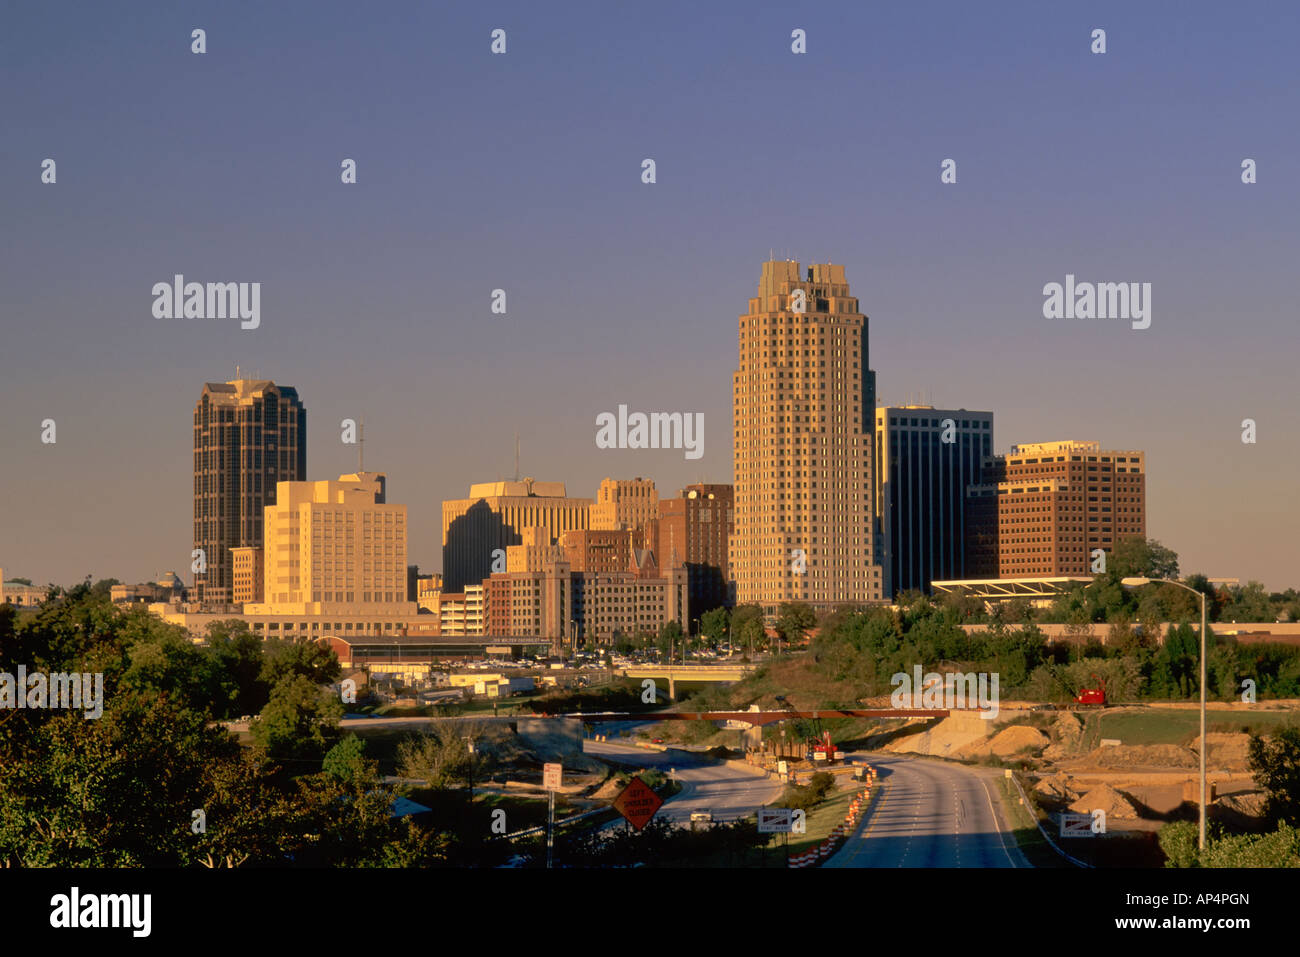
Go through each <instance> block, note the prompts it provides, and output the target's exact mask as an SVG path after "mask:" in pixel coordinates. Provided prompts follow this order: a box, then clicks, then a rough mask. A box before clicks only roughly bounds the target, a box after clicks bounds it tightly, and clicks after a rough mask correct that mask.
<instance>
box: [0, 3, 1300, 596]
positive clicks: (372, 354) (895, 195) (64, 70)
mask: <svg viewBox="0 0 1300 957" xmlns="http://www.w3.org/2000/svg"><path fill="white" fill-rule="evenodd" d="M700 6H701V5H697V4H691V3H656V4H653V5H646V6H633V5H621V4H620V5H614V4H596V3H566V4H535V3H534V4H460V5H444V6H434V5H432V4H403V3H383V4H377V5H373V6H362V5H355V4H347V5H344V4H337V3H310V4H308V3H293V4H286V3H277V4H254V3H221V4H207V3H191V4H185V5H175V4H131V5H102V4H91V3H77V4H36V3H10V4H7V5H6V6H5V7H4V9H3V12H0V91H3V92H0V103H3V106H4V116H5V136H4V137H3V139H0V223H3V226H0V228H2V229H3V231H4V233H3V235H4V239H5V242H4V248H5V254H4V256H3V257H0V336H2V337H3V338H2V339H0V404H2V407H3V415H2V416H0V448H3V449H4V450H5V453H6V456H5V457H6V465H7V468H6V469H5V473H4V479H3V485H2V490H3V493H4V494H3V495H2V496H0V565H3V566H4V568H5V570H6V574H18V575H25V576H27V577H31V578H33V579H36V580H38V581H46V580H58V581H68V580H72V579H77V578H80V577H81V576H82V575H84V574H86V573H88V572H89V573H91V574H92V575H94V576H95V577H102V576H109V575H111V576H114V577H118V578H122V579H124V580H131V581H134V580H139V579H145V578H152V577H154V576H155V575H156V574H157V573H159V572H161V571H164V570H168V569H177V570H180V571H184V570H185V566H186V565H187V564H188V555H189V550H190V548H191V539H192V529H191V504H192V500H191V431H190V430H191V419H190V415H191V411H192V408H193V404H194V402H195V400H196V399H197V397H198V395H199V392H200V389H201V388H202V383H203V382H204V381H207V380H224V379H227V378H230V377H232V376H233V374H234V369H235V366H236V364H238V365H239V366H241V367H242V368H243V369H244V370H245V371H246V372H257V373H260V374H261V375H262V376H264V377H268V378H273V379H275V380H276V381H279V382H283V383H286V384H290V385H294V386H296V387H297V388H298V389H299V391H300V394H301V395H302V397H303V400H304V402H305V403H306V405H307V409H308V422H309V448H308V470H309V473H310V476H311V477H313V478H328V477H333V476H335V475H337V474H338V473H339V472H341V471H344V470H350V469H351V468H353V467H354V464H355V454H354V451H353V450H352V449H351V448H348V447H345V446H343V445H342V444H341V443H340V441H339V435H340V430H339V422H340V420H341V419H343V418H345V417H359V416H361V415H363V414H364V416H365V418H366V439H367V443H366V444H367V456H366V458H367V465H368V466H369V467H371V468H376V469H383V470H385V471H387V472H388V474H389V477H390V479H389V489H390V501H399V502H404V503H406V504H407V505H408V506H409V509H410V515H411V520H412V533H413V534H412V540H411V543H410V554H411V559H412V560H413V561H418V562H419V563H420V564H421V565H422V566H424V567H429V568H437V567H438V566H439V564H440V547H439V539H438V535H439V528H440V526H439V509H440V503H441V501H442V500H443V499H445V498H453V497H460V496H463V495H464V494H465V493H466V492H467V489H468V486H469V484H470V483H472V482H478V481H490V480H493V479H497V478H500V477H508V476H509V474H510V473H511V472H513V468H514V465H513V436H514V433H515V431H516V430H518V432H519V433H520V436H521V438H520V444H521V453H522V459H523V463H522V471H523V472H524V473H525V474H527V475H533V476H536V477H537V478H539V479H546V480H561V481H564V482H566V483H567V484H568V487H569V491H570V493H571V494H581V495H594V492H595V488H596V486H597V484H598V483H599V481H600V480H601V479H602V478H603V477H605V476H607V475H608V476H617V477H631V476H635V475H641V476H650V477H653V478H654V479H655V480H656V481H657V482H658V484H659V487H660V489H661V492H663V493H668V494H671V493H672V492H674V491H675V490H676V489H677V488H679V487H681V485H683V484H685V483H687V482H690V481H696V480H699V479H707V480H712V481H729V480H730V479H731V441H730V428H731V405H730V403H731V373H732V371H733V370H734V369H735V365H736V321H737V316H738V315H739V314H740V313H741V312H743V311H744V310H745V309H746V305H747V300H748V298H749V297H750V296H751V295H753V294H754V289H755V285H756V283H757V280H758V275H759V269H760V263H761V262H762V260H763V259H765V258H766V257H767V256H768V252H769V250H775V252H776V254H777V256H778V257H783V256H790V257H793V258H797V259H799V260H801V261H802V262H805V263H807V262H811V261H814V260H815V261H827V260H830V261H832V262H837V263H843V264H844V265H845V267H846V271H847V275H848V278H849V281H850V284H851V286H852V288H853V291H854V293H855V295H857V296H858V298H859V300H860V303H861V306H862V308H863V310H864V311H865V312H866V313H867V314H868V316H869V317H870V330H871V333H870V335H871V338H870V347H871V365H872V367H873V368H874V369H875V370H876V372H877V375H878V384H879V389H880V394H881V397H882V398H884V399H886V400H888V401H891V402H902V401H905V400H906V399H907V398H909V397H913V398H915V397H916V396H917V395H918V394H919V395H922V396H924V397H926V398H928V399H929V400H930V401H932V402H933V403H934V404H936V405H941V406H957V407H966V408H972V409H991V410H993V411H994V413H995V415H996V419H995V436H996V444H997V447H998V449H999V450H1005V449H1006V448H1007V447H1008V446H1009V445H1010V444H1012V443H1015V442H1037V441H1048V440H1052V439H1058V438H1078V439H1097V440H1099V441H1101V442H1102V443H1103V445H1104V446H1106V447H1115V448H1140V449H1143V450H1145V451H1146V452H1147V456H1148V458H1147V461H1148V470H1149V477H1148V525H1149V533H1150V534H1151V535H1152V536H1153V537H1155V538H1158V539H1160V540H1161V541H1163V542H1164V543H1165V544H1167V545H1169V546H1170V547H1172V548H1174V549H1175V550H1176V551H1178V552H1179V554H1180V555H1181V556H1182V558H1183V560H1184V569H1185V570H1187V571H1203V572H1205V573H1207V574H1211V575H1234V576H1239V577H1241V578H1242V579H1243V580H1245V579H1248V578H1257V579H1260V580H1262V581H1264V582H1265V583H1266V584H1267V585H1269V586H1270V587H1272V588H1282V587H1286V586H1288V585H1296V584H1300V562H1298V561H1297V560H1296V557H1295V554H1296V553H1295V548H1294V545H1293V543H1294V542H1295V541H1296V540H1297V536H1298V533H1300V508H1297V506H1296V504H1295V500H1294V488H1295V479H1294V476H1295V475H1296V474H1298V472H1300V452H1298V451H1297V441H1300V402H1297V394H1298V392H1300V388H1298V387H1297V384H1296V378H1295V356H1296V343H1297V339H1298V338H1300V337H1298V336H1297V334H1296V331H1295V328H1296V315H1295V312H1296V306H1295V295H1294V291H1293V286H1294V282H1293V279H1292V277H1293V275H1294V273H1295V263H1296V258H1297V256H1296V253H1297V241H1296V222H1297V189H1296V184H1297V183H1298V182H1300V143H1297V132H1296V124H1295V122H1294V118H1295V116H1296V115H1297V108H1298V107H1300V91H1298V90H1297V80H1296V76H1295V70H1294V63H1295V57H1294V52H1293V38H1294V36H1295V35H1296V32H1297V27H1298V26H1300V22H1297V21H1300V15H1298V14H1297V8H1295V7H1294V6H1291V5H1284V4H1246V5H1242V6H1233V7H1227V6H1224V5H1217V6H1216V5H1209V4H1197V3H1180V4H1174V3H1144V4H1140V5H1134V4H1087V5H1082V4H1050V5H1049V4H1041V3H1036V4H1030V3H1024V4H1011V3H1007V4H996V5H980V6H977V5H972V4H956V3H952V4H949V3H929V4H926V3H920V4H892V5H885V4H875V3H873V4H865V3H843V4H829V3H808V4H799V3H793V4H780V5H771V6H766V7H765V8H763V9H755V8H754V5H753V4H742V3H718V4H708V5H707V6H706V7H705V8H704V9H700ZM1135 7H1136V8H1137V9H1134V8H1135ZM195 27H202V28H203V29H205V30H206V31H207V46H208V52H207V53H206V54H203V55H201V56H200V55H194V54H192V53H191V52H190V31H191V30H192V29H194V28H195ZM498 27H499V28H502V29H505V30H506V31H507V53H506V54H505V55H500V56H494V55H492V54H491V53H490V52H489V44H490V33H491V31H492V30H493V29H494V28H498ZM1097 27H1101V28H1104V29H1105V30H1106V31H1107V47H1108V49H1107V52H1106V53H1105V54H1103V55H1094V54H1092V53H1091V52H1090V50H1089V46H1090V34H1091V31H1092V30H1093V29H1094V28H1097ZM795 28H801V29H804V30H806V31H807V45H808V52H807V53H806V54H804V55H794V54H792V53H791V52H790V33H791V30H793V29H795ZM46 157H52V158H54V159H55V160H56V162H57V164H58V166H57V170H58V181H57V183H56V184H55V185H45V184H42V183H41V182H40V163H41V161H42V160H43V159H44V158H46ZM646 157H651V158H654V159H655V161H656V164H657V176H658V182H657V183H655V184H654V185H644V184H642V183H641V181H640V168H641V161H642V159H644V158H646ZM949 157H951V158H953V159H955V160H956V161H957V164H958V165H957V170H958V181H957V183H956V184H955V185H943V184H941V183H940V181H939V168H940V163H941V161H942V160H944V159H945V158H949ZM1246 157H1249V158H1253V159H1255V160H1256V161H1257V163H1258V178H1259V181H1258V183H1256V184H1255V185H1250V186H1247V185H1243V184H1242V183H1241V180H1240V164H1241V161H1242V159H1243V158H1246ZM344 158H353V159H355V160H356V161H357V164H358V182H357V184H356V185H354V186H345V185H343V184H341V183H340V181H339V170H340V162H341V161H342V160H343V159H344ZM176 273H182V274H184V275H185V276H186V277H187V278H189V279H192V280H197V281H259V282H261V283H262V320H261V327H260V328H259V329H257V330H252V331H244V330H241V329H240V328H239V324H238V323H237V322H232V321H222V320H188V321H187V320H159V319H155V318H153V316H152V313H151V304H152V298H151V295H150V290H151V288H152V286H153V284H154V283H155V282H159V281H170V279H171V277H172V276H173V275H174V274H176ZM1067 273H1072V274H1074V275H1075V276H1076V277H1078V279H1080V280H1092V281H1143V282H1150V283H1152V287H1153V321H1152V325H1151V328H1150V329H1147V330H1144V331H1135V330H1131V329H1129V328H1128V326H1127V324H1126V323H1122V322H1120V323H1108V322H1103V321H1092V322H1088V321H1076V322H1064V321H1057V322H1053V321H1049V320H1045V319H1043V317H1042V311H1041V310H1042V301H1043V296H1042V287H1043V285H1044V284H1046V283H1048V282H1062V281H1064V278H1065V276H1066V274H1067ZM496 288H504V289H505V290H506V291H507V297H508V300H507V301H508V311H507V314H506V315H504V316H499V315H493V314H492V313H491V311H490V308H489V305H490V294H491V291H492V290H493V289H496ZM619 404H626V405H628V406H629V408H631V409H633V410H636V409H640V410H646V411H691V412H701V413H703V414H704V418H705V454H704V456H703V457H702V458H701V459H699V460H697V461H690V460H687V459H685V457H684V456H683V455H682V453H681V452H680V451H677V452H674V451H671V450H667V451H665V450H628V451H617V450H615V451H611V450H601V449H597V448H596V446H595V442H594V436H595V417H596V415H597V414H599V413H600V412H604V411H614V410H616V409H617V407H618V405H619ZM45 418H53V419H55V421H56V422H57V423H58V442H57V444H55V445H53V446H50V445H43V444H42V443H41V442H40V422H41V420H43V419H45ZM1244 418H1253V419H1255V420H1256V421H1257V423H1258V434H1259V438H1258V442H1257V444H1255V445H1244V444H1243V443H1242V442H1241V441H1240V434H1241V421H1242V420H1243V419H1244Z"/></svg>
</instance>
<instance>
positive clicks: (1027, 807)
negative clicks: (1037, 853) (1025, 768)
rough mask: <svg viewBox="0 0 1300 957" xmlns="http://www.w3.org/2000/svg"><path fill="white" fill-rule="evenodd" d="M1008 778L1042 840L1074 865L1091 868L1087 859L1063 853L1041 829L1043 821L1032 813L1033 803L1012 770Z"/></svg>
mask: <svg viewBox="0 0 1300 957" xmlns="http://www.w3.org/2000/svg"><path fill="white" fill-rule="evenodd" d="M1010 778H1011V783H1012V784H1014V785H1015V786H1016V790H1017V791H1019V792H1020V801H1021V803H1022V804H1024V806H1025V811H1026V813H1028V814H1029V815H1030V816H1031V817H1032V818H1033V819H1034V825H1035V826H1036V827H1037V828H1038V833H1039V834H1041V835H1043V840H1045V841H1047V843H1048V844H1049V845H1050V846H1051V848H1052V850H1054V851H1056V853H1057V854H1060V855H1061V856H1062V857H1063V858H1065V859H1066V860H1067V861H1069V862H1070V863H1071V864H1073V865H1074V866H1075V867H1086V868H1091V867H1092V865H1091V864H1089V863H1088V862H1087V861H1081V860H1079V859H1078V858H1077V857H1075V856H1073V855H1072V854H1067V853H1065V851H1064V850H1063V849H1062V848H1061V847H1059V846H1058V845H1057V843H1056V842H1055V841H1054V840H1052V836H1051V835H1050V834H1048V833H1047V831H1045V830H1044V829H1043V822H1042V821H1040V820H1039V819H1038V815H1037V814H1035V813H1034V805H1032V804H1030V803H1029V797H1028V796H1027V795H1026V794H1025V789H1024V788H1022V787H1021V786H1020V782H1019V781H1018V780H1017V779H1016V775H1015V773H1014V772H1013V773H1012V774H1011V775H1010Z"/></svg>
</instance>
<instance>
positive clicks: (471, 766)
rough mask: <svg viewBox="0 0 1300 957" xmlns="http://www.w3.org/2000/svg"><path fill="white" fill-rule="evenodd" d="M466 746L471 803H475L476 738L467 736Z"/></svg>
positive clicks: (471, 804)
mask: <svg viewBox="0 0 1300 957" xmlns="http://www.w3.org/2000/svg"><path fill="white" fill-rule="evenodd" d="M465 748H466V749H467V750H468V751H469V803H470V806H471V807H473V805H474V739H473V738H471V737H466V738H465Z"/></svg>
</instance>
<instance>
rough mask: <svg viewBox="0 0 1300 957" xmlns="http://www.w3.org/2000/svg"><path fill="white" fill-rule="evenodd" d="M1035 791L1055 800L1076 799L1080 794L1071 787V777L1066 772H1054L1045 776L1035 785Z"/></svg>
mask: <svg viewBox="0 0 1300 957" xmlns="http://www.w3.org/2000/svg"><path fill="white" fill-rule="evenodd" d="M1034 792H1035V793H1037V794H1041V795H1042V796H1043V797H1045V798H1050V799H1052V800H1055V801H1075V800H1077V799H1078V797H1079V794H1078V792H1077V791H1075V790H1074V789H1073V788H1072V787H1070V779H1069V777H1068V776H1066V775H1064V774H1053V775H1050V776H1048V777H1045V778H1043V779H1042V780H1040V781H1039V782H1038V783H1037V784H1035V785H1034Z"/></svg>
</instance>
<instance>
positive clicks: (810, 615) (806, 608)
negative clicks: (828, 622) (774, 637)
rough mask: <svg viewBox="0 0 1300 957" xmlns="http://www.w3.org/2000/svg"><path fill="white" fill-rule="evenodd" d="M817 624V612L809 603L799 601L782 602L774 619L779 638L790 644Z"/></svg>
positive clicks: (799, 639)
mask: <svg viewBox="0 0 1300 957" xmlns="http://www.w3.org/2000/svg"><path fill="white" fill-rule="evenodd" d="M816 624H817V613H816V612H815V611H813V610H812V606H811V605H807V604H805V603H804V602H801V601H788V602H782V604H781V607H780V609H779V611H778V617H777V620H776V630H777V632H778V633H779V634H780V635H781V638H782V639H783V640H784V641H785V642H787V643H789V644H792V643H794V642H796V641H801V640H803V638H804V637H805V636H806V635H807V634H808V632H809V631H810V630H811V629H812V628H813V627H814V626H815V625H816Z"/></svg>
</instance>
